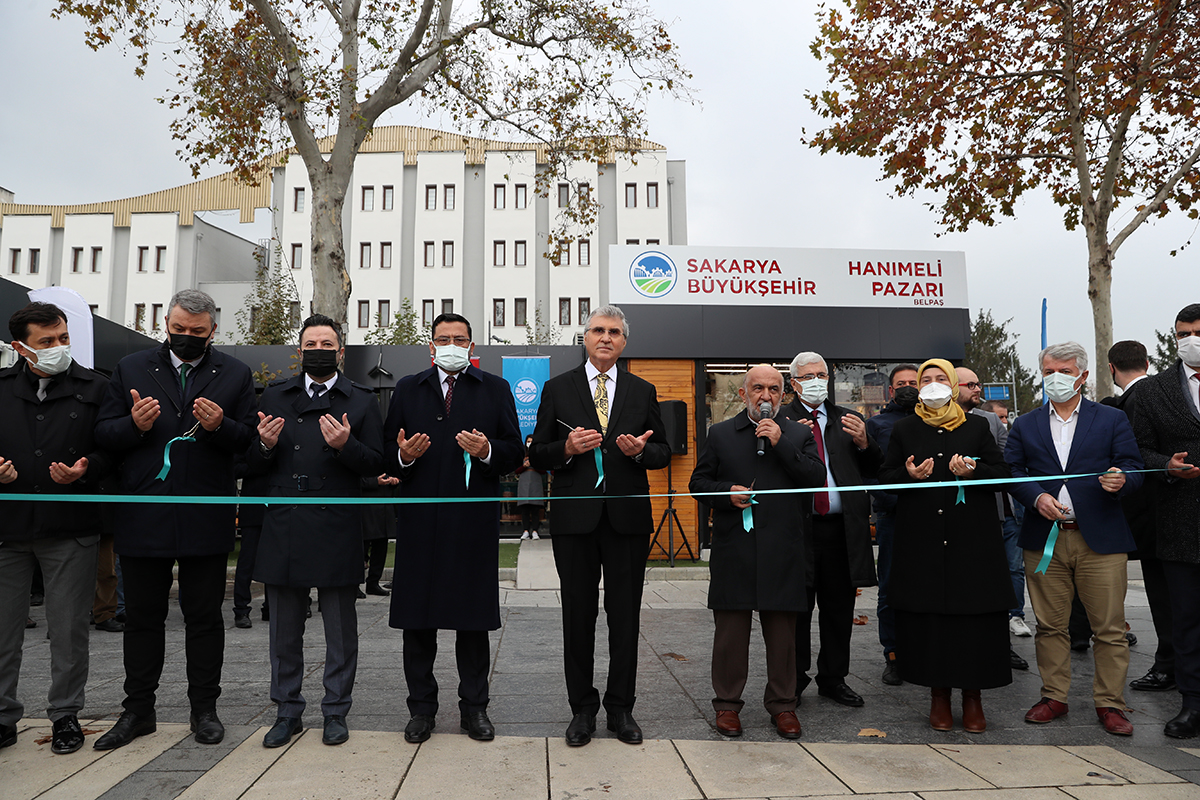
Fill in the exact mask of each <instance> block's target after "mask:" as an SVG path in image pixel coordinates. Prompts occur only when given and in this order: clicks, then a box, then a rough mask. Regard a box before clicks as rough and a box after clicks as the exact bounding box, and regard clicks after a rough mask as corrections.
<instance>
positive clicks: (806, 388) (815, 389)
mask: <svg viewBox="0 0 1200 800" xmlns="http://www.w3.org/2000/svg"><path fill="white" fill-rule="evenodd" d="M796 383H798V384H799V386H800V399H801V400H803V401H804V402H806V403H808V404H809V405H810V406H819V405H821V403H824V402H825V400H826V398H828V397H829V381H827V380H825V379H824V378H809V379H808V380H806V381H797V382H796Z"/></svg>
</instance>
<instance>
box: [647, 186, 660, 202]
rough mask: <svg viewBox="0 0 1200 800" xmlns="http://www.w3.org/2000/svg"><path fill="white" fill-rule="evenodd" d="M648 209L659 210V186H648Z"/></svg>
mask: <svg viewBox="0 0 1200 800" xmlns="http://www.w3.org/2000/svg"><path fill="white" fill-rule="evenodd" d="M646 208H658V184H657V183H647V184H646Z"/></svg>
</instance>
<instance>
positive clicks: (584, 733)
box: [567, 714, 596, 747]
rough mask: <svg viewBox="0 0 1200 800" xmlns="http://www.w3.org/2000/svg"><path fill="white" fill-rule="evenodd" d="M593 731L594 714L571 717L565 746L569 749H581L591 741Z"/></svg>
mask: <svg viewBox="0 0 1200 800" xmlns="http://www.w3.org/2000/svg"><path fill="white" fill-rule="evenodd" d="M595 730H596V715H595V714H576V715H575V716H573V717H571V724H570V725H568V726H567V744H569V745H570V746H571V747H583V746H584V745H585V744H587V743H588V742H590V741H591V740H592V732H593V731H595Z"/></svg>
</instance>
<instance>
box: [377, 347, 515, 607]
mask: <svg viewBox="0 0 1200 800" xmlns="http://www.w3.org/2000/svg"><path fill="white" fill-rule="evenodd" d="M440 381H441V376H440V373H439V372H438V368H437V367H430V368H429V369H427V370H425V371H424V372H419V373H417V374H416V375H409V376H407V377H405V378H401V379H400V381H399V382H398V383H397V384H396V391H395V392H394V393H393V394H392V405H391V408H390V409H389V410H388V416H387V422H386V423H385V425H384V441H385V442H386V445H385V447H386V449H387V455H388V458H389V459H390V460H393V463H392V464H391V466H390V467H389V470H388V471H389V472H392V473H393V474H395V475H398V476H399V477H400V494H401V497H440V498H455V497H499V496H500V478H501V476H503V475H506V474H508V473H510V472H512V471H513V470H514V469H516V468H517V467H518V466H520V464H521V461H522V459H523V458H524V456H525V444H524V439H523V438H522V437H521V429H520V426H519V425H518V423H517V407H516V403H515V402H514V401H513V396H512V390H511V389H510V388H509V385H508V383H507V382H506V381H505V380H504V379H503V378H500V377H498V376H496V375H492V374H490V373H487V372H483V371H481V370H479V369H478V368H477V367H468V368H467V369H465V370H463V371H462V372H461V373H459V376H458V379H457V381H456V382H455V384H454V398H453V402H452V404H451V407H450V413H449V414H447V413H446V406H445V401H444V400H443V398H442V389H441V383H440ZM401 428H403V429H404V435H405V436H407V437H410V438H411V437H412V436H413V435H415V434H417V433H424V434H426V435H428V436H429V449H428V451H426V452H425V453H423V454H422V455H421V456H420V457H419V458H417V459H416V460H415V461H414V462H413V463H412V465H411V466H409V467H407V468H403V467H401V466H400V464H399V448H398V447H397V445H396V434H397V432H398V431H399V430H400V429H401ZM471 430H478V431H479V432H481V433H483V434H484V435H485V436H487V438H488V441H489V443H490V444H491V458H490V463H488V464H484V463H483V462H482V461H480V460H479V459H477V458H474V457H472V458H471V483H470V486H467V485H466V463H465V461H464V458H463V454H464V452H465V451H464V450H463V449H462V448H461V447H459V446H458V442H456V441H455V439H454V437H455V436H457V435H458V434H459V432H461V431H471ZM393 470H398V471H393ZM396 508H397V517H396V568H395V577H394V578H393V586H394V590H393V591H392V601H391V602H392V613H391V619H390V624H391V626H392V627H393V628H407V629H412V630H421V629H429V628H438V629H442V630H474V631H481V630H496V629H497V628H499V627H500V594H499V592H498V591H497V590H496V564H497V563H498V561H499V549H498V547H497V545H498V543H499V541H500V503H499V502H487V503H484V502H480V503H455V502H453V501H451V502H442V503H425V504H417V503H402V504H400V505H398V506H397V507H396ZM359 568H360V571H361V563H360V565H359Z"/></svg>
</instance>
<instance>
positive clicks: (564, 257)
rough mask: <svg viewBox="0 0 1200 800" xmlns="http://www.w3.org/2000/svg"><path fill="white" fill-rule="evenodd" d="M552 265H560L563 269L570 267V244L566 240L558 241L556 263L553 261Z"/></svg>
mask: <svg viewBox="0 0 1200 800" xmlns="http://www.w3.org/2000/svg"><path fill="white" fill-rule="evenodd" d="M554 263H555V264H556V265H561V266H564V267H569V266H571V243H570V242H568V241H567V240H566V239H563V240H561V241H559V243H558V261H555V262H554Z"/></svg>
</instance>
